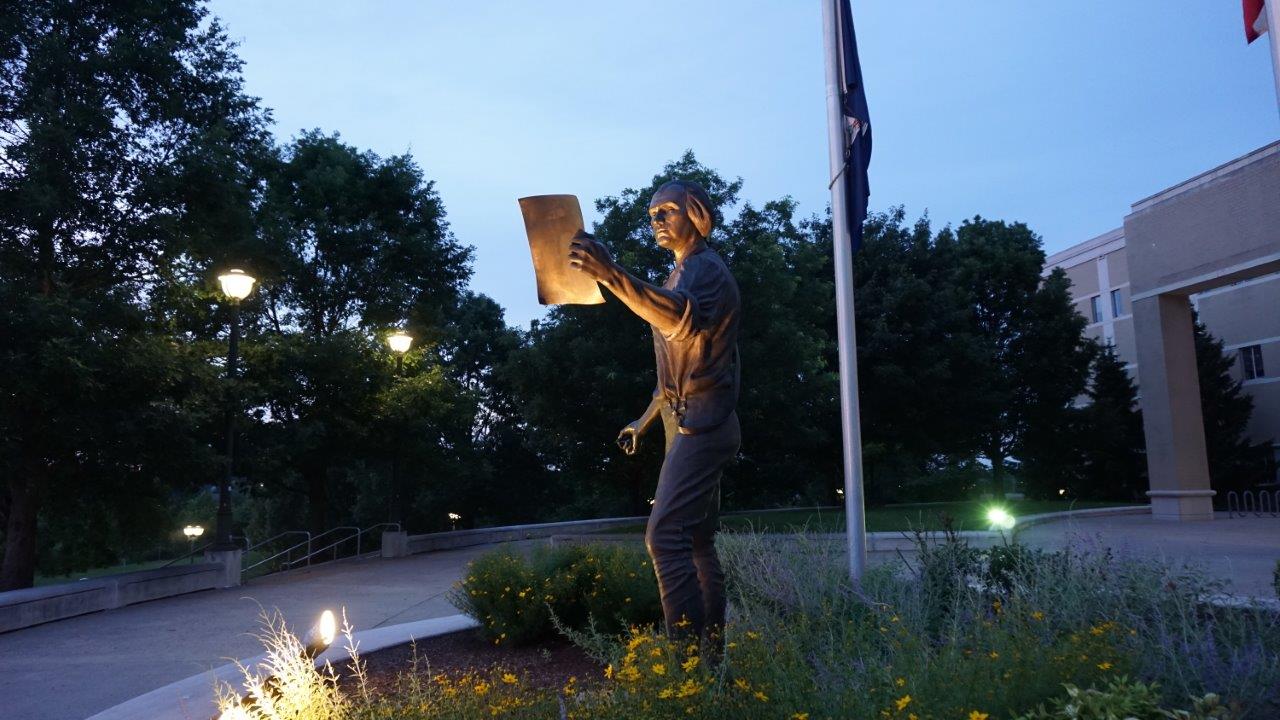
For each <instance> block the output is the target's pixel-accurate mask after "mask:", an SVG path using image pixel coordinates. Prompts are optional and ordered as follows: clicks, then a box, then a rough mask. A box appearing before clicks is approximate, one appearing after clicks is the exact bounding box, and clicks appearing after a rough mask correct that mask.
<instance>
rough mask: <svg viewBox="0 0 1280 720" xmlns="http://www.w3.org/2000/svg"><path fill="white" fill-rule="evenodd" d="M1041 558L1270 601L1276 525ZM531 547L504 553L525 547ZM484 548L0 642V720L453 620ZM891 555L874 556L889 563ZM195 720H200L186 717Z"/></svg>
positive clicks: (1119, 543) (1144, 525)
mask: <svg viewBox="0 0 1280 720" xmlns="http://www.w3.org/2000/svg"><path fill="white" fill-rule="evenodd" d="M1018 537H1019V539H1020V540H1021V541H1022V542H1025V543H1027V544H1029V545H1032V546H1037V547H1043V548H1047V549H1053V548H1059V547H1063V546H1066V545H1073V546H1077V547H1081V548H1092V549H1101V548H1103V547H1110V548H1112V549H1113V550H1115V551H1116V552H1117V553H1121V554H1131V555H1136V556H1139V557H1151V558H1158V559H1163V560H1167V561H1171V562H1175V563H1189V564H1193V565H1200V566H1202V567H1204V568H1205V570H1207V571H1208V572H1209V573H1210V574H1211V575H1213V576H1215V577H1218V578H1221V579H1223V580H1227V581H1229V582H1230V583H1231V590H1232V591H1233V592H1235V593H1237V594H1241V595H1255V596H1260V597H1274V591H1273V590H1272V588H1271V582H1272V580H1271V578H1272V571H1273V569H1274V567H1275V563H1276V560H1277V559H1280V518H1271V517H1264V518H1253V517H1250V518H1234V519H1227V518H1226V517H1225V516H1220V517H1219V519H1216V520H1213V521H1206V522H1182V523H1171V522H1162V521H1156V520H1153V519H1152V518H1151V517H1150V516H1149V515H1124V516H1114V517H1088V518H1071V519H1064V520H1058V521H1054V522H1048V523H1045V524H1041V525H1034V526H1031V527H1028V528H1025V529H1022V530H1019V531H1018ZM541 542H545V541H541V540H531V541H522V542H518V543H512V544H511V546H512V547H518V548H521V549H522V550H523V549H527V548H529V547H532V546H533V545H534V544H538V543H541ZM494 547H495V546H494V545H485V546H476V547H469V548H463V549H458V550H444V551H439V552H432V553H425V554H421V555H412V556H410V557H407V558H400V559H396V560H383V559H381V558H366V559H357V560H349V561H342V562H338V563H330V564H325V565H319V566H316V567H314V568H306V569H302V570H298V571H294V572H290V573H282V574H278V575H269V576H267V577H264V578H260V579H257V580H253V581H250V582H249V583H248V584H246V585H244V586H242V587H239V588H234V589H230V590H212V591H206V592H201V593H194V594H190V595H183V596H179V597H173V598H168V599H165V600H156V601H153V602H148V603H143V604H139V605H131V606H128V607H124V608H120V609H118V610H109V611H105V612H100V613H94V614H91V615H82V616H80V617H75V618H70V619H67V620H62V621H58V622H54V623H49V624H46V625H39V626H36V627H31V628H26V629H24V630H18V631H15V632H11V633H5V634H0V718H3V720H10V719H13V720H76V719H78V718H86V717H88V716H90V715H93V714H95V713H98V712H100V711H102V710H105V709H107V708H110V707H113V706H115V705H118V704H120V703H123V702H125V701H127V700H129V699H131V698H134V697H136V696H139V695H143V694H145V693H147V692H150V691H152V690H155V689H157V688H160V687H162V686H165V685H168V684H169V683H173V682H176V681H179V680H183V679H184V678H189V677H191V676H193V675H197V674H199V673H202V672H206V671H209V670H210V669H212V668H215V667H218V666H221V665H224V664H225V663H227V662H228V661H229V660H230V659H235V658H248V657H252V656H255V655H258V654H259V653H260V652H261V651H262V648H261V646H260V644H259V643H258V641H257V639H256V638H255V637H254V636H253V633H255V632H256V631H257V630H258V627H259V625H258V616H259V612H260V609H259V606H261V607H262V608H266V609H275V608H278V609H279V610H280V611H281V612H282V613H283V614H284V616H285V618H286V620H287V621H288V622H289V623H290V625H291V626H292V627H293V628H294V629H295V630H296V631H298V632H305V631H306V629H307V628H308V627H309V626H310V624H311V623H312V622H313V621H314V620H315V618H316V617H317V616H318V615H319V614H320V612H321V611H322V610H323V609H325V608H333V609H337V608H341V607H345V608H346V610H347V618H348V620H349V621H350V623H351V625H352V627H354V628H355V629H356V630H358V631H360V630H371V629H374V628H378V627H383V626H388V625H396V624H400V623H408V622H413V621H417V620H425V619H429V618H438V617H444V616H447V615H452V614H454V613H456V612H457V610H456V609H454V608H453V607H452V606H451V605H449V603H448V601H447V600H446V599H445V597H444V595H445V593H446V592H447V591H448V590H449V588H450V587H451V586H452V585H453V583H454V582H455V581H456V580H457V579H459V578H460V577H461V576H462V574H463V572H464V571H465V568H466V563H467V562H468V561H469V560H471V559H472V558H473V557H476V556H478V555H480V554H483V553H485V552H487V551H489V550H492V549H493V548H494ZM896 557H897V553H896V552H884V553H876V554H875V555H874V556H873V558H872V559H873V560H874V561H881V562H883V561H892V560H893V559H896ZM195 720H201V719H195Z"/></svg>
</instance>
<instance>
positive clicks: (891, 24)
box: [212, 0, 1280, 326]
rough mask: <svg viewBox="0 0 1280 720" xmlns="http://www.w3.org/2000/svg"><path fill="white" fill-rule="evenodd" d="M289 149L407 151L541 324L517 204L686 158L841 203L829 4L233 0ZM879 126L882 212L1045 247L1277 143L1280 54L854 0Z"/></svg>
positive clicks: (1103, 14)
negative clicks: (824, 7) (831, 105)
mask: <svg viewBox="0 0 1280 720" xmlns="http://www.w3.org/2000/svg"><path fill="white" fill-rule="evenodd" d="M212 9H213V12H214V13H215V14H216V15H218V16H219V17H220V18H221V19H222V21H223V23H224V24H225V25H226V27H227V30H228V32H229V34H230V36H231V37H232V38H233V39H235V40H237V41H238V42H239V43H240V49H239V52H240V55H241V57H242V58H243V59H244V60H245V63H246V65H245V76H246V80H247V85H248V91H249V92H250V93H252V94H254V95H257V96H259V97H260V98H261V99H262V103H263V104H264V105H265V106H266V107H269V108H271V109H272V110H273V112H274V117H275V121H276V127H275V131H276V134H277V136H278V137H279V138H280V139H281V140H282V141H283V140H287V139H288V138H290V137H292V136H293V135H295V134H297V133H298V132H299V131H300V130H302V129H310V128H319V129H321V130H323V131H325V132H335V131H336V132H339V133H341V135H342V138H343V139H344V140H345V141H346V142H348V143H351V144H353V145H355V146H357V147H359V148H361V149H369V150H373V151H375V152H377V153H379V154H382V155H392V154H399V153H404V152H406V151H407V152H410V153H412V155H413V156H414V158H415V159H416V160H417V162H418V163H419V164H420V165H421V166H422V168H423V169H424V171H425V173H426V176H427V178H429V179H431V180H434V181H435V182H436V187H437V189H438V190H439V192H440V195H441V197H442V199H443V201H444V204H445V207H446V209H447V211H448V216H449V222H450V224H451V227H452V230H453V232H454V234H455V235H456V236H457V238H458V239H459V240H460V241H461V242H463V243H465V244H469V245H473V246H475V248H476V256H475V275H474V277H473V279H472V283H471V285H472V288H473V289H475V290H477V291H478V292H482V293H485V294H487V295H489V296H491V297H493V298H495V299H496V300H497V301H498V302H499V303H501V304H502V305H503V306H504V307H505V308H506V309H507V319H508V321H509V322H511V323H514V324H520V325H523V326H527V325H528V322H529V320H530V319H532V318H535V317H539V316H541V314H542V308H541V306H539V305H538V303H537V299H536V294H535V291H534V282H533V273H532V269H531V265H530V260H529V252H528V246H527V244H526V241H525V237H524V227H523V224H522V222H521V219H520V212H519V208H518V206H517V204H516V198H518V197H521V196H524V195H536V194H545V193H572V194H576V195H578V196H579V198H581V199H582V204H583V210H584V212H585V213H586V214H587V216H588V219H587V222H588V224H590V223H591V221H592V219H593V218H594V217H595V213H594V207H593V204H592V201H593V200H594V199H595V198H598V197H601V196H605V195H616V194H617V193H618V192H619V191H621V190H622V189H623V188H626V187H640V186H643V185H646V184H647V183H648V182H649V180H650V179H651V178H652V176H653V175H654V174H655V173H656V172H657V171H658V170H660V169H661V167H662V165H663V164H664V163H666V162H668V161H670V160H673V159H675V158H677V157H679V156H680V154H681V153H682V152H683V151H684V150H685V149H692V150H693V151H694V152H695V153H696V154H697V156H698V158H699V160H701V161H702V162H703V163H705V164H707V165H709V166H710V167H713V168H715V169H717V170H718V171H720V172H721V173H722V174H724V175H725V176H728V177H742V178H743V179H744V181H745V186H744V190H743V199H744V200H746V201H748V202H751V203H753V204H760V203H763V202H765V201H767V200H771V199H775V198H778V197H782V196H784V195H790V196H792V197H793V198H795V199H796V201H797V202H798V203H799V206H800V211H801V213H802V214H803V215H809V214H814V213H821V212H823V211H824V209H825V207H826V205H827V203H828V201H829V197H830V195H829V192H828V190H827V182H828V171H827V146H826V143H827V136H826V116H825V97H824V87H823V58H822V17H821V6H820V3H819V2H818V1H817V0H774V1H772V2H747V1H743V0H736V1H733V0H714V1H713V0H706V1H703V0H684V1H683V2H675V1H672V0H651V1H650V2H642V3H630V2H628V3H621V2H599V1H598V0H597V1H596V2H549V1H548V2H537V3H535V2H485V3H475V2H472V3H460V2H443V1H439V0H437V1H435V2H408V1H405V2H364V3H350V2H343V3H338V2H320V1H317V0H310V1H308V2H284V1H282V0H273V1H272V2H261V1H260V0H253V1H251V0H215V1H214V2H213V3H212ZM853 13H854V21H855V23H856V25H857V32H858V43H859V49H860V52H861V57H862V66H863V75H864V79H865V82H866V84H867V97H868V102H869V105H870V108H871V122H872V127H873V128H874V131H875V154H874V156H873V158H872V164H871V208H872V210H883V209H885V208H887V207H889V206H892V205H904V206H905V207H906V210H907V214H908V217H909V218H915V217H917V216H919V215H920V214H922V213H924V212H925V211H928V214H929V217H930V218H931V219H932V220H933V222H934V223H935V227H941V226H942V225H944V224H948V223H951V224H958V223H959V222H960V221H962V220H963V219H965V218H969V217H972V216H974V215H975V214H980V215H983V216H985V217H989V218H999V219H1006V220H1019V221H1023V222H1026V223H1027V224H1028V225H1030V226H1031V227H1032V228H1033V229H1034V230H1035V231H1036V232H1038V233H1040V235H1041V236H1043V238H1044V241H1045V248H1046V250H1047V251H1048V252H1054V251H1056V250H1060V249H1062V248H1065V247H1067V246H1069V245H1072V244H1075V243H1077V242H1080V241H1082V240H1086V239H1088V238H1090V237H1093V236H1095V235H1098V234H1100V233H1103V232H1106V231H1107V230H1110V229H1112V228H1115V227H1118V226H1120V225H1121V224H1122V222H1123V218H1124V215H1125V213H1126V212H1127V211H1128V208H1129V205H1130V204H1131V203H1133V202H1135V201H1137V200H1140V199H1142V198H1144V197H1146V196H1148V195H1151V194H1153V193H1155V192H1157V191H1159V190H1162V189H1164V188H1165V187H1168V186H1170V185H1173V184H1176V183H1178V182H1180V181H1182V180H1184V179H1186V178H1188V177H1190V176H1192V175H1195V174H1197V173H1200V172H1203V171H1205V170H1208V169H1210V168H1212V167H1214V166H1216V165H1219V164H1221V163H1223V162H1225V161H1228V160H1230V159H1232V158H1234V157H1236V156H1238V155H1241V154H1243V153H1245V152H1248V151H1250V150H1253V149H1255V148H1257V147H1260V146H1262V145H1265V144H1267V143H1270V142H1273V141H1275V140H1276V139H1277V138H1278V137H1280V112H1278V111H1277V106H1276V96H1275V91H1274V88H1273V84H1272V76H1271V67H1270V61H1269V58H1268V55H1267V40H1266V36H1264V37H1263V38H1262V39H1261V40H1259V41H1257V42H1255V43H1253V44H1252V45H1246V44H1245V40H1244V32H1243V23H1242V20H1241V9H1240V3H1239V1H1238V0H1212V1H1210V0H1176V1H1174V2H1170V1H1169V0H1164V1H1162V2H1157V1H1156V0H1122V1H1119V2H1118V1H1116V0H1109V1H1107V0H1077V1H1076V2H1026V1H1025V0H1022V1H1016V2H1015V1H1007V2H1006V1H1000V2H997V1H994V0H983V1H982V2H977V3H971V2H888V1H886V0H875V1H874V2H871V1H867V0H863V1H861V2H859V1H858V0H854V2H853Z"/></svg>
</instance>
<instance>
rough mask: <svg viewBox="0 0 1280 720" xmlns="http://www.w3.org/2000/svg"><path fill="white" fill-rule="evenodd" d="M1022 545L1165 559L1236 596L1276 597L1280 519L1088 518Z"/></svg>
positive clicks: (1050, 527)
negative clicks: (1189, 568)
mask: <svg viewBox="0 0 1280 720" xmlns="http://www.w3.org/2000/svg"><path fill="white" fill-rule="evenodd" d="M1018 540H1019V541H1021V542H1023V543H1026V544H1028V545H1031V546H1034V547H1041V548H1044V549H1047V550H1054V549H1058V548H1062V547H1067V546H1074V547H1076V548H1080V549H1093V550H1101V549H1103V548H1110V549H1111V550H1113V551H1114V552H1115V553H1116V554H1121V555H1126V554H1127V555H1131V556H1136V557H1145V558H1152V559H1157V560H1164V561H1168V562H1171V563H1174V564H1181V565H1192V566H1197V567H1200V568H1202V569H1203V570H1204V571H1205V572H1206V573H1208V574H1209V576H1211V577H1214V578H1218V579H1221V580H1225V581H1226V582H1227V583H1228V588H1227V590H1228V592H1229V593H1231V594H1234V595H1241V596H1253V597H1261V598H1275V597H1276V592H1275V589H1274V587H1273V586H1272V578H1273V575H1272V573H1273V572H1274V571H1275V567H1276V561H1277V560H1280V518H1274V517H1270V516H1265V517H1247V518H1240V517H1236V518H1227V515H1226V513H1217V514H1216V516H1215V518H1214V519H1213V520H1204V521H1199V522H1170V521H1167V520H1156V519H1154V518H1152V517H1151V516H1150V515H1125V516H1118V517H1087V518H1072V519H1065V520H1058V521H1055V522H1050V523H1045V524H1043V525H1033V526H1031V527H1029V528H1026V529H1025V530H1019V531H1018Z"/></svg>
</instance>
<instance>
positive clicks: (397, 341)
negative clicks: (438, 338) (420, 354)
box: [387, 330, 413, 355]
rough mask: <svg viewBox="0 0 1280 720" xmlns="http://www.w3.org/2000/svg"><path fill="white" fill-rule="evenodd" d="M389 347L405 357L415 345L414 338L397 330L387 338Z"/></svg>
mask: <svg viewBox="0 0 1280 720" xmlns="http://www.w3.org/2000/svg"><path fill="white" fill-rule="evenodd" d="M387 345H388V346H390V347H391V349H392V350H394V351H396V352H397V353H399V354H401V355H403V354H405V353H407V352H409V348H410V347H411V346H412V345H413V336H412V335H410V334H409V333H407V332H405V331H403V330H397V331H395V332H393V333H391V334H390V335H388V336H387Z"/></svg>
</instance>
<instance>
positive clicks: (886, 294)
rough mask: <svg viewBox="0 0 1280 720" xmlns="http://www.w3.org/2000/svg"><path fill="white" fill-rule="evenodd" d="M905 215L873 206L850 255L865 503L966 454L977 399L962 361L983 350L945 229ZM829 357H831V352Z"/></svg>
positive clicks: (899, 495) (900, 494)
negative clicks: (875, 210) (957, 279)
mask: <svg viewBox="0 0 1280 720" xmlns="http://www.w3.org/2000/svg"><path fill="white" fill-rule="evenodd" d="M904 220H905V212H904V211H903V209H902V208H901V207H898V208H893V209H891V210H890V211H889V212H887V213H876V214H873V215H872V216H871V217H870V218H869V220H868V222H867V224H866V225H865V227H864V231H863V244H862V248H861V249H860V250H859V252H858V254H857V256H856V257H855V264H854V278H855V292H854V303H855V308H856V316H855V321H856V324H857V339H858V389H859V402H860V406H861V407H860V409H861V413H862V439H863V461H864V466H865V467H866V477H867V483H866V485H867V497H868V501H869V502H873V503H875V502H884V501H888V500H894V499H898V500H900V499H905V498H911V497H914V496H915V494H916V493H918V492H921V491H922V490H921V488H920V487H919V486H921V485H922V484H928V482H930V481H931V480H932V478H930V477H929V476H930V475H931V474H932V471H933V470H934V469H936V467H937V466H938V465H939V464H940V463H942V464H945V461H943V458H957V459H959V458H967V457H971V456H972V455H973V454H974V452H975V446H976V444H977V440H976V436H975V434H974V432H973V428H974V427H975V426H976V423H975V421H974V417H973V415H974V408H976V407H981V406H982V403H983V398H982V397H981V395H980V392H981V390H982V386H981V385H975V384H974V383H973V379H974V378H973V373H972V371H971V368H973V367H981V363H982V362H983V361H984V360H986V358H985V357H984V356H982V355H981V354H980V353H979V348H978V346H977V343H976V341H975V337H974V335H973V332H972V329H971V327H970V306H969V305H968V304H967V302H968V299H969V298H968V296H967V295H966V294H965V293H964V292H962V291H961V290H960V289H959V288H958V287H957V286H956V285H955V283H954V268H953V267H952V262H953V257H954V251H953V249H952V248H953V246H954V240H953V236H952V235H951V234H950V232H947V231H944V232H942V233H939V234H938V235H937V236H936V238H935V237H934V236H933V234H932V232H931V229H930V225H929V220H928V218H927V217H925V218H921V219H919V220H918V221H917V222H916V223H914V224H913V225H911V226H906V225H905V224H904ZM831 322H832V324H834V318H833V319H832V321H831ZM832 347H833V349H834V344H833V346H832ZM829 362H830V363H832V366H833V367H836V366H837V365H836V363H837V359H836V358H835V357H832V358H831V359H830V361H829ZM836 452H837V453H839V446H838V445H837V446H836ZM926 492H927V491H926ZM953 492H954V490H953Z"/></svg>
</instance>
